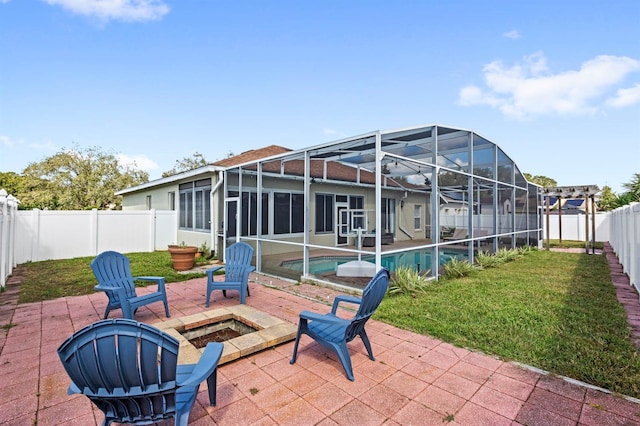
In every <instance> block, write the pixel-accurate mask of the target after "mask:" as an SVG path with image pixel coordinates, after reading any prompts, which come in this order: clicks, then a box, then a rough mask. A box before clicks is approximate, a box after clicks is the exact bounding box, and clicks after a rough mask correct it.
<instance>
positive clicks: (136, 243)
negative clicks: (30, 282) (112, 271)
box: [14, 209, 177, 264]
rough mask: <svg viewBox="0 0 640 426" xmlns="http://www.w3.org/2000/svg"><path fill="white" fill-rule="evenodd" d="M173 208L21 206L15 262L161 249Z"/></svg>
mask: <svg viewBox="0 0 640 426" xmlns="http://www.w3.org/2000/svg"><path fill="white" fill-rule="evenodd" d="M176 235H177V220H176V212H175V211H165V210H117V211H102V210H100V211H99V210H87V211H68V210H38V209H35V210H24V211H18V212H17V216H16V239H15V240H16V241H15V245H14V253H15V254H14V258H15V262H16V263H17V264H20V263H24V262H28V261H32V262H36V261H40V260H49V259H71V258H73V257H81V256H96V255H98V254H99V253H101V252H103V251H105V250H115V251H119V252H122V253H131V252H145V251H146V252H150V251H154V250H166V248H167V246H168V245H169V244H172V243H175V241H176Z"/></svg>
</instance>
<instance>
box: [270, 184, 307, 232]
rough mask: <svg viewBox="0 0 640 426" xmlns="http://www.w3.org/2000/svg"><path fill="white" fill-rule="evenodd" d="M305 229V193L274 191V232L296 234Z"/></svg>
mask: <svg viewBox="0 0 640 426" xmlns="http://www.w3.org/2000/svg"><path fill="white" fill-rule="evenodd" d="M303 231H304V194H291V193H288V192H274V193H273V232H274V234H294V233H298V232H303Z"/></svg>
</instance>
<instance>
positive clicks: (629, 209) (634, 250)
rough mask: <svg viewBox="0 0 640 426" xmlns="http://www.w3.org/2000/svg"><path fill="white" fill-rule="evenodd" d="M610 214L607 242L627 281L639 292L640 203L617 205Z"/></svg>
mask: <svg viewBox="0 0 640 426" xmlns="http://www.w3.org/2000/svg"><path fill="white" fill-rule="evenodd" d="M610 215H611V225H610V232H611V238H610V239H609V243H610V244H611V247H612V248H613V250H614V251H615V252H616V255H617V256H618V260H619V261H620V264H621V265H622V269H623V271H624V272H625V273H626V274H627V275H628V276H629V282H630V283H631V285H632V286H634V287H635V288H636V290H638V292H639V293H640V203H631V204H630V205H628V206H624V207H619V208H617V209H615V210H613V211H612V212H610Z"/></svg>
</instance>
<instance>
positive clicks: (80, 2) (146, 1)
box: [0, 0, 169, 22]
mask: <svg viewBox="0 0 640 426" xmlns="http://www.w3.org/2000/svg"><path fill="white" fill-rule="evenodd" d="M0 1H2V0H0ZM43 1H45V2H47V3H48V4H51V5H56V6H62V7H63V8H64V9H67V10H70V11H71V12H73V13H76V14H78V15H83V16H89V17H93V18H98V19H99V20H101V21H105V22H106V21H110V20H115V21H125V22H136V21H156V20H159V19H161V18H162V17H163V16H164V15H166V14H167V13H169V6H167V5H166V4H165V3H164V2H163V1H162V0H43Z"/></svg>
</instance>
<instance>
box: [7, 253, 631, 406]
mask: <svg viewBox="0 0 640 426" xmlns="http://www.w3.org/2000/svg"><path fill="white" fill-rule="evenodd" d="M128 256H129V258H130V259H131V268H132V273H133V275H158V276H164V277H166V280H167V282H176V281H184V280H187V279H190V278H194V277H201V276H203V274H189V275H180V274H177V273H175V272H174V271H173V269H172V268H171V260H170V257H169V254H168V252H155V253H133V254H128ZM91 260H92V258H90V257H87V258H78V259H71V260H56V261H45V262H33V263H27V264H25V265H24V267H25V275H24V280H23V283H22V285H21V290H20V300H19V302H20V303H27V302H35V301H41V300H49V299H55V298H58V297H63V296H75V295H81V294H89V293H92V292H93V286H94V285H95V284H96V281H95V278H94V277H93V274H92V272H91V268H90V266H89V265H90V263H91ZM375 317H376V319H379V320H381V321H385V322H387V323H390V324H393V325H395V326H397V327H400V328H404V329H407V330H412V331H415V332H418V333H422V334H428V335H430V336H433V337H437V338H439V339H442V340H444V341H447V342H450V343H453V344H455V345H458V346H462V347H466V348H470V349H476V350H481V351H483V352H485V353H488V354H493V355H496V356H498V357H500V358H502V359H506V360H514V361H519V362H522V363H525V364H529V365H532V366H535V367H538V368H542V369H544V370H548V371H550V372H553V373H556V374H560V375H564V376H568V377H572V378H574V379H578V380H582V381H584V382H587V383H590V384H593V385H596V386H601V387H603V388H606V389H610V390H612V391H615V392H619V393H623V394H626V395H630V396H633V397H636V398H640V356H639V354H638V352H637V351H636V350H635V348H634V346H633V345H632V343H631V341H630V339H629V328H628V325H627V322H626V317H625V314H624V310H623V308H622V307H621V306H620V304H619V303H618V302H617V299H616V297H615V292H614V289H613V285H612V284H611V279H610V276H609V269H608V266H607V264H606V261H605V258H604V256H589V255H586V254H570V253H557V252H547V251H533V252H531V253H528V254H526V255H525V256H523V257H520V258H519V259H517V260H515V261H513V262H509V263H506V264H502V265H500V266H499V267H497V268H492V269H486V270H483V271H479V272H476V273H474V274H473V275H472V276H469V277H465V278H459V279H452V280H441V281H438V282H435V283H433V284H432V285H430V286H429V287H428V288H427V291H426V293H424V294H419V295H416V296H415V297H411V296H403V295H399V296H387V297H386V298H385V299H384V301H383V303H382V305H381V306H380V308H379V309H378V311H377V312H376V316H375ZM0 325H2V324H0Z"/></svg>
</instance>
